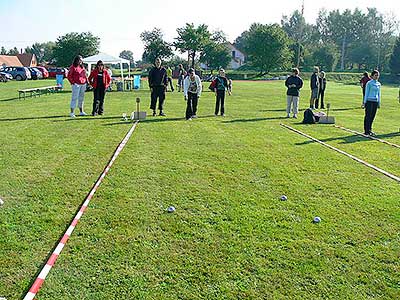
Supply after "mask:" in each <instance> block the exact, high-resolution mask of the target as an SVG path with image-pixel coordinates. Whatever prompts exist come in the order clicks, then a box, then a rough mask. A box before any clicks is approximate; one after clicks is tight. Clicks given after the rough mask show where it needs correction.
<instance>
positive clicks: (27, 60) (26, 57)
mask: <svg viewBox="0 0 400 300" xmlns="http://www.w3.org/2000/svg"><path fill="white" fill-rule="evenodd" d="M17 57H18V59H19V60H20V62H21V63H22V65H23V66H24V67H36V66H37V60H36V55H35V54H33V53H24V54H18V55H17Z"/></svg>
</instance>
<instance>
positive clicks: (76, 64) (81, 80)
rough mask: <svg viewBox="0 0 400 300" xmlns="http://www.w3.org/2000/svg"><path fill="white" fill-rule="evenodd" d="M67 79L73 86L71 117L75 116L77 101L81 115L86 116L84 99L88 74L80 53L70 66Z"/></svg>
mask: <svg viewBox="0 0 400 300" xmlns="http://www.w3.org/2000/svg"><path fill="white" fill-rule="evenodd" d="M67 79H68V81H69V82H70V83H71V88H72V96H71V105H70V107H71V112H70V114H69V116H70V117H71V118H75V112H74V111H75V108H76V102H77V101H78V107H79V111H80V112H79V115H80V116H86V113H85V111H84V110H83V100H84V97H85V91H86V84H87V76H86V70H85V68H84V67H83V60H82V56H80V55H78V56H76V57H75V58H74V61H73V63H72V65H71V67H70V68H69V71H68V76H67Z"/></svg>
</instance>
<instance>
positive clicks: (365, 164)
mask: <svg viewBox="0 0 400 300" xmlns="http://www.w3.org/2000/svg"><path fill="white" fill-rule="evenodd" d="M280 125H281V126H283V127H285V128H287V129H289V130H291V131H293V132H296V133H298V134H300V135H302V136H304V137H306V138H309V139H310V140H313V141H314V142H317V143H319V144H321V145H323V146H325V147H328V148H329V149H331V150H334V151H336V152H339V153H341V154H343V155H346V156H347V157H350V158H351V159H353V160H355V161H357V162H359V163H361V164H363V165H364V166H367V167H370V168H372V169H374V170H375V171H378V172H379V173H382V174H383V175H386V176H387V177H389V178H391V179H393V180H395V181H397V182H398V183H400V177H397V176H396V175H393V174H391V173H389V172H387V171H385V170H383V169H380V168H378V167H376V166H374V165H372V164H370V163H368V162H366V161H364V160H362V159H359V158H358V157H356V156H354V155H351V154H349V153H347V152H345V151H343V150H340V149H338V148H336V147H333V146H331V145H329V144H327V143H324V142H323V141H320V140H318V139H316V138H314V137H312V136H310V135H308V134H305V133H303V132H301V131H300V130H297V129H294V128H293V127H290V126H289V125H286V124H282V123H281V124H280Z"/></svg>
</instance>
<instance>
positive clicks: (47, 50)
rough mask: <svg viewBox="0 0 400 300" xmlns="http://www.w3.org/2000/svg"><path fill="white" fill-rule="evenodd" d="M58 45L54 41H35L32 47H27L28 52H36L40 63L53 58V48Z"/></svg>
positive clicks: (50, 60)
mask: <svg viewBox="0 0 400 300" xmlns="http://www.w3.org/2000/svg"><path fill="white" fill-rule="evenodd" d="M55 46H56V43H54V42H47V43H34V44H33V45H32V46H31V47H26V48H25V52H26V53H32V54H35V56H36V59H37V61H38V63H40V64H43V63H48V62H52V60H53V50H54V48H55Z"/></svg>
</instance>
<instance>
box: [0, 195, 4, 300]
mask: <svg viewBox="0 0 400 300" xmlns="http://www.w3.org/2000/svg"><path fill="white" fill-rule="evenodd" d="M3 204H4V201H3V199H1V198H0V205H3ZM0 300H1V299H0Z"/></svg>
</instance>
